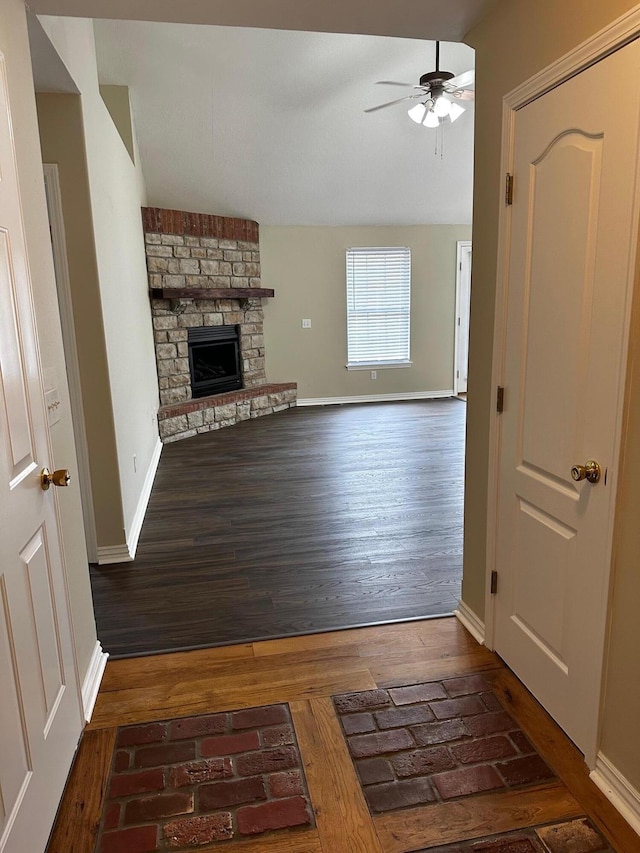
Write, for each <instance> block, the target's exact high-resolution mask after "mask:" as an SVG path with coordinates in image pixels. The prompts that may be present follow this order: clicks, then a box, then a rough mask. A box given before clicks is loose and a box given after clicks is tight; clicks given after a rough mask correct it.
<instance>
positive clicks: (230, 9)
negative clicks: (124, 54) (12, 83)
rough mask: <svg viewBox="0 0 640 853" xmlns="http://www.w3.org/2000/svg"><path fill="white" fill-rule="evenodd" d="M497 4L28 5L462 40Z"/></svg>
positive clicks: (178, 0)
mask: <svg viewBox="0 0 640 853" xmlns="http://www.w3.org/2000/svg"><path fill="white" fill-rule="evenodd" d="M495 2H496V0H444V2H443V0H420V2H416V0H394V2H390V0H346V2H341V3H339V2H335V0H329V2H324V3H322V2H318V0H29V9H30V10H31V12H32V13H34V14H38V15H70V16H76V17H82V18H111V19H114V20H131V21H171V22H175V23H189V24H219V25H224V26H235V27H264V28H273V29H283V30H308V31H309V32H333V33H367V34H369V35H386V36H403V37H406V38H426V39H440V40H441V41H462V39H463V38H464V36H465V34H466V33H467V32H468V31H469V30H470V29H471V27H472V26H473V25H474V24H475V23H476V22H477V21H478V20H479V19H480V18H482V17H483V15H485V14H486V12H487V11H488V10H489V9H490V8H491V6H493V5H495Z"/></svg>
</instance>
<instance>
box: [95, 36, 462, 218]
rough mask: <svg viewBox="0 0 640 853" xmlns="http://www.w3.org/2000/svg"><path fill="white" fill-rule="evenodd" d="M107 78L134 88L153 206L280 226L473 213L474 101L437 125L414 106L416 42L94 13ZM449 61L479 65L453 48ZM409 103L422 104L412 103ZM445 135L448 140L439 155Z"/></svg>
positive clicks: (458, 68) (450, 65)
mask: <svg viewBox="0 0 640 853" xmlns="http://www.w3.org/2000/svg"><path fill="white" fill-rule="evenodd" d="M95 31H96V44H97V51H98V59H99V72H100V79H101V82H102V83H108V84H118V85H127V86H129V87H130V93H131V102H132V108H133V114H134V120H135V124H136V130H137V135H138V140H139V145H140V155H141V162H142V166H143V170H144V175H145V180H146V184H147V189H148V194H149V203H150V204H151V205H158V206H163V207H175V208H180V209H187V210H195V211H203V212H212V213H218V214H224V215H231V216H241V217H247V218H251V219H257V220H258V221H259V222H260V223H262V224H273V225H276V224H280V225H285V224H286V225H296V224H299V225H313V224H326V225H344V224H359V225H388V224H394V225H401V224H417V223H466V222H469V221H470V218H471V193H472V147H473V106H472V105H471V106H470V107H469V109H468V110H467V112H466V113H465V114H464V115H463V116H462V117H461V118H460V119H458V120H457V122H456V123H455V124H452V125H450V126H447V127H445V128H444V129H443V130H442V131H440V130H438V131H434V130H430V129H428V128H424V127H421V126H419V125H416V124H415V123H414V122H412V121H411V120H410V119H409V118H408V116H407V106H406V105H405V104H398V105H396V106H392V107H390V108H389V109H386V110H381V111H379V112H375V113H369V114H365V113H364V109H365V108H366V107H370V106H373V105H375V104H378V103H381V102H384V101H389V100H392V99H394V98H399V97H402V96H403V95H405V94H411V93H412V90H411V89H406V90H404V89H400V88H397V87H392V86H378V85H375V84H376V81H377V80H400V81H407V82H411V83H417V81H418V78H419V77H420V75H421V74H423V73H424V72H426V71H431V70H433V68H434V60H435V45H434V43H433V42H425V41H421V40H418V39H406V38H389V37H381V36H368V35H349V34H335V33H334V34H330V33H311V32H299V31H291V30H289V31H283V30H275V29H256V28H247V27H228V26H227V27H219V26H194V25H184V24H182V25H180V24H160V23H150V22H131V21H96V24H95ZM441 67H443V68H445V69H446V70H450V71H452V72H454V73H455V74H459V73H461V72H463V71H466V70H467V69H469V68H471V67H473V51H472V50H471V49H470V48H468V47H466V46H465V45H462V44H454V43H446V44H443V45H442V51H441ZM409 105H410V104H409ZM436 142H437V143H438V146H439V147H438V151H437V153H436V151H435V148H436Z"/></svg>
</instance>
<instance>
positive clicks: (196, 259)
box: [142, 208, 296, 442]
mask: <svg viewBox="0 0 640 853" xmlns="http://www.w3.org/2000/svg"><path fill="white" fill-rule="evenodd" d="M142 219H143V227H144V234H145V248H146V255H147V269H148V272H149V286H150V288H154V289H155V288H162V289H164V290H171V289H173V290H176V292H177V291H180V290H185V289H186V290H194V289H195V290H200V291H202V295H199V296H197V297H196V298H189V299H185V298H180V297H179V295H178V298H176V299H168V298H163V299H152V301H151V310H152V316H153V328H154V337H155V351H156V363H157V367H158V384H159V388H160V404H161V407H160V410H159V412H158V423H159V428H160V437H161V438H162V440H163V441H164V442H169V441H176V440H178V439H181V438H189V437H190V436H193V435H196V434H198V433H202V432H209V431H210V430H213V429H219V428H220V427H224V426H231V425H233V424H235V423H237V422H238V421H241V420H248V419H249V418H255V417H259V416H261V415H266V414H271V413H273V412H276V411H281V410H283V409H288V408H289V407H290V406H292V405H295V401H296V386H295V384H294V383H286V384H285V385H268V384H267V379H266V374H265V357H264V334H263V323H264V316H263V309H262V299H255V298H253V299H243V298H240V297H237V298H229V299H226V298H219V297H216V298H207V296H206V291H207V290H211V289H212V288H215V289H220V288H225V289H227V288H228V289H229V290H230V291H231V289H247V288H259V287H260V286H261V279H260V246H259V232H258V223H257V222H252V221H250V220H245V219H234V218H230V217H223V216H210V215H207V214H198V213H186V212H183V211H177V210H164V209H161V208H143V210H142ZM221 325H233V326H238V327H239V329H238V331H239V337H240V354H241V365H242V377H243V390H242V391H240V392H239V391H231V392H228V393H226V394H217V395H215V396H212V397H201V398H198V399H197V400H193V399H192V395H191V380H190V375H189V359H188V344H187V335H188V332H187V330H188V329H190V328H194V327H196V326H221Z"/></svg>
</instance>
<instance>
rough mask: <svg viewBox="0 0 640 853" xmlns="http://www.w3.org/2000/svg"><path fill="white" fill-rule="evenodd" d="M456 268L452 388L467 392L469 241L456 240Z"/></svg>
mask: <svg viewBox="0 0 640 853" xmlns="http://www.w3.org/2000/svg"><path fill="white" fill-rule="evenodd" d="M457 246H458V250H457V269H456V332H455V347H454V349H455V365H454V381H453V388H454V391H455V393H456V394H466V393H467V376H468V375H469V312H470V309H471V241H470V240H458V244H457Z"/></svg>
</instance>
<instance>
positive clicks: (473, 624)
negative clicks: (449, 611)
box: [453, 601, 484, 646]
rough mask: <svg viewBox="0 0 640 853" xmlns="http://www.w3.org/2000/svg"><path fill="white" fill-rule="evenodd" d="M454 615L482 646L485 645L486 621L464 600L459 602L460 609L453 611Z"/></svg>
mask: <svg viewBox="0 0 640 853" xmlns="http://www.w3.org/2000/svg"><path fill="white" fill-rule="evenodd" d="M453 613H454V616H455V617H456V619H457V620H458V622H460V623H461V624H462V625H464V627H465V628H466V629H467V631H468V632H469V633H470V634H471V636H472V637H473V638H474V640H477V641H478V642H479V643H480V645H481V646H484V622H482V621H481V620H480V619H479V618H478V617H477V616H476V614H475V613H474V612H473V610H471V609H470V608H469V607H467V605H466V604H465V603H464V601H459V602H458V609H457V610H454V611H453Z"/></svg>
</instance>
